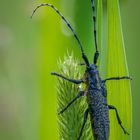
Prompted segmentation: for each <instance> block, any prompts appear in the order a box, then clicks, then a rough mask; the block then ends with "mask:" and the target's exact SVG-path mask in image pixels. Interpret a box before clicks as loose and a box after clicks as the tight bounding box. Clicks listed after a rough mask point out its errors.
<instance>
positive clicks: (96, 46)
mask: <svg viewBox="0 0 140 140" xmlns="http://www.w3.org/2000/svg"><path fill="white" fill-rule="evenodd" d="M91 6H92V12H93V23H94V39H95V49H96V52H95V54H94V64H96V63H97V59H98V56H99V51H98V44H97V31H96V12H95V3H94V0H91Z"/></svg>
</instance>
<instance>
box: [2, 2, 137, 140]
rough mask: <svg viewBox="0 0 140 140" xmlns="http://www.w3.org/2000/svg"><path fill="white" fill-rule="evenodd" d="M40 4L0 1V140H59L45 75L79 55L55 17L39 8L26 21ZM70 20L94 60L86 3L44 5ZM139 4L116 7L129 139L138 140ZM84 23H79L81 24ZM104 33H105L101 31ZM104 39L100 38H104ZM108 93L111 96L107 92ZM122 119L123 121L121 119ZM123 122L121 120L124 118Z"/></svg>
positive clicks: (52, 94) (53, 96)
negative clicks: (126, 79)
mask: <svg viewBox="0 0 140 140" xmlns="http://www.w3.org/2000/svg"><path fill="white" fill-rule="evenodd" d="M42 2H46V1H44V0H39V1H33V0H28V1H27V0H20V1H18V0H12V1H9V0H0V3H1V4H0V11H1V12H0V124H1V125H0V139H2V140H9V139H10V140H19V139H20V140H46V139H47V140H48V139H53V140H57V139H58V130H57V119H56V112H57V111H56V103H57V100H56V92H55V85H56V81H54V79H55V78H52V77H51V76H50V72H51V71H53V70H54V69H55V67H56V62H57V60H58V58H59V57H61V58H62V57H63V56H64V53H65V52H66V51H67V49H69V50H70V51H71V50H73V52H74V56H75V57H78V56H80V52H79V48H78V46H77V42H76V41H75V39H74V38H73V36H72V34H71V33H70V32H69V31H68V29H67V28H66V26H65V25H63V23H62V21H61V20H60V18H58V16H57V15H56V14H55V13H54V12H52V11H51V10H50V9H42V10H40V12H38V14H37V15H36V17H35V18H34V19H33V20H32V21H31V20H30V19H29V16H30V15H31V13H32V10H33V8H34V7H35V6H36V5H38V4H40V3H42ZM47 2H49V3H52V4H54V5H55V6H56V7H58V9H60V11H62V13H63V14H64V16H65V17H66V18H67V19H69V21H70V22H71V24H72V25H73V27H74V29H75V30H76V32H77V33H78V35H79V37H80V38H81V40H82V43H83V45H84V48H85V50H86V53H87V54H88V55H89V57H90V60H92V57H93V52H94V50H93V48H94V47H93V30H92V28H93V26H92V24H93V23H92V13H91V6H90V1H86V2H85V1H84V0H71V1H64V0H58V1H54V0H49V1H47ZM139 9H140V1H137V0H133V1H125V2H124V3H123V4H122V5H121V15H122V25H123V33H124V41H125V44H126V55H127V59H128V67H129V70H130V75H132V77H133V81H132V93H133V114H134V115H133V116H134V117H133V124H134V125H133V129H134V132H135V133H133V139H134V140H137V139H139V138H140V133H139V127H140V125H139V123H138V120H139V118H140V113H139V111H138V109H139V105H140V104H139V99H140V94H139V92H140V90H139V83H140V78H139V71H140V65H139V64H138V63H137V62H138V58H139V47H138V46H139V44H140V40H139V36H140V28H139V25H140V15H139ZM83 19H84V20H83ZM104 30H105V29H104ZM104 40H105V39H104ZM110 94H111V93H110ZM122 119H123V118H122ZM123 120H124V119H123Z"/></svg>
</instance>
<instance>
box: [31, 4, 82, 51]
mask: <svg viewBox="0 0 140 140" xmlns="http://www.w3.org/2000/svg"><path fill="white" fill-rule="evenodd" d="M42 6H49V7H51V8H53V9H54V10H55V12H56V13H57V14H58V15H59V16H60V17H61V18H62V19H63V21H64V22H65V23H66V24H67V26H68V27H69V29H70V30H71V31H72V33H73V35H74V37H75V38H76V40H77V42H78V44H79V46H80V49H81V51H82V53H84V50H83V47H82V44H81V42H80V39H79V37H78V36H77V34H76V32H75V31H74V29H73V28H72V26H71V25H70V23H69V22H68V21H67V20H66V19H65V17H64V16H63V15H62V14H61V13H60V12H59V11H58V9H57V8H56V7H54V6H53V5H52V4H40V5H38V6H37V7H36V8H35V9H34V10H33V13H32V15H31V18H32V17H33V15H34V14H35V12H36V11H37V9H38V8H40V7H42Z"/></svg>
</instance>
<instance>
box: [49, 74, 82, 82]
mask: <svg viewBox="0 0 140 140" xmlns="http://www.w3.org/2000/svg"><path fill="white" fill-rule="evenodd" d="M51 75H55V76H58V77H61V78H63V79H65V80H67V81H69V82H72V83H74V84H81V83H83V82H84V81H83V80H76V79H71V78H67V77H65V76H63V75H61V74H58V73H56V72H51Z"/></svg>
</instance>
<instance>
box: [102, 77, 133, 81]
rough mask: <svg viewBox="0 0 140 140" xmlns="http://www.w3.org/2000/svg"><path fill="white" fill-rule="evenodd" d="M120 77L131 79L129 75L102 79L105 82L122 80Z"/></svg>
mask: <svg viewBox="0 0 140 140" xmlns="http://www.w3.org/2000/svg"><path fill="white" fill-rule="evenodd" d="M122 79H130V80H132V78H131V77H129V76H121V77H119V76H118V77H111V78H107V79H105V80H103V81H104V82H106V81H107V80H122Z"/></svg>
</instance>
